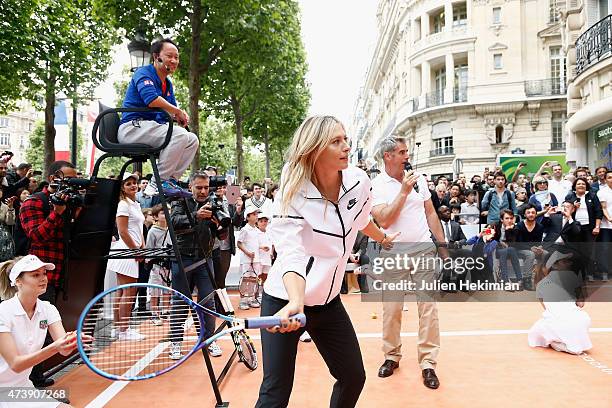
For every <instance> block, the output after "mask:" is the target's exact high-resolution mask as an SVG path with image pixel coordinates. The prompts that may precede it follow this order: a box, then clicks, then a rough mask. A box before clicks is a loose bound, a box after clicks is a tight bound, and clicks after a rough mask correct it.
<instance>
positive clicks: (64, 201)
mask: <svg viewBox="0 0 612 408" xmlns="http://www.w3.org/2000/svg"><path fill="white" fill-rule="evenodd" d="M90 184H91V180H87V179H82V178H76V177H74V178H64V176H63V175H54V177H53V182H51V183H50V184H49V187H51V188H53V189H55V193H53V194H51V197H50V200H51V204H54V205H65V206H68V207H70V208H79V207H83V205H84V203H85V200H84V195H85V194H84V193H82V191H83V190H86V189H87V187H89V185H90Z"/></svg>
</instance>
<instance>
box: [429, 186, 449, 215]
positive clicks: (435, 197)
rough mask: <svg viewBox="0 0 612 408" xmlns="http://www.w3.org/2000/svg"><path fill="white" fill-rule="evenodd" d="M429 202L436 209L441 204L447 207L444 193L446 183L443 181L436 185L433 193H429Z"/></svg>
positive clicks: (446, 198) (446, 195) (447, 203)
mask: <svg viewBox="0 0 612 408" xmlns="http://www.w3.org/2000/svg"><path fill="white" fill-rule="evenodd" d="M431 203H432V204H433V206H434V209H435V210H436V211H438V209H439V208H440V207H441V206H443V205H445V206H447V207H448V206H449V205H450V203H449V202H448V194H447V193H446V184H444V182H443V181H442V182H441V183H440V184H438V185H437V186H436V191H435V194H432V195H431Z"/></svg>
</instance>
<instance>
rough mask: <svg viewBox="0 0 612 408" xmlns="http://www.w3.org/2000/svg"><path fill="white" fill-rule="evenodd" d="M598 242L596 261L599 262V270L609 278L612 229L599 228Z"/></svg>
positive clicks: (611, 259) (610, 271)
mask: <svg viewBox="0 0 612 408" xmlns="http://www.w3.org/2000/svg"><path fill="white" fill-rule="evenodd" d="M598 241H599V242H598V243H597V259H598V261H599V269H600V271H602V272H604V273H607V274H608V277H610V274H612V257H611V256H610V250H612V229H610V228H601V229H600V230H599V236H598Z"/></svg>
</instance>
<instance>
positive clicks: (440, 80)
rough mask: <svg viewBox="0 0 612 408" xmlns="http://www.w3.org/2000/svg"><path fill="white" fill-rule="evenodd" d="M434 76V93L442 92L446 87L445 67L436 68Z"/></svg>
mask: <svg viewBox="0 0 612 408" xmlns="http://www.w3.org/2000/svg"><path fill="white" fill-rule="evenodd" d="M434 78H435V79H434V81H435V85H436V86H435V91H436V93H443V92H444V88H446V68H440V69H438V70H436V72H435V76H434Z"/></svg>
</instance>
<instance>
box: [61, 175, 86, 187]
mask: <svg viewBox="0 0 612 408" xmlns="http://www.w3.org/2000/svg"><path fill="white" fill-rule="evenodd" d="M63 181H64V182H65V183H67V184H71V185H73V186H77V187H82V188H86V187H89V186H90V185H91V180H89V179H83V178H78V177H70V178H66V179H64V180H63Z"/></svg>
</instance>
